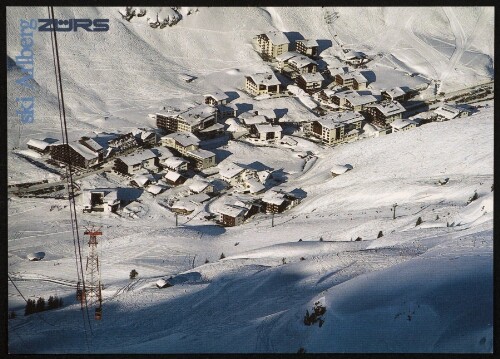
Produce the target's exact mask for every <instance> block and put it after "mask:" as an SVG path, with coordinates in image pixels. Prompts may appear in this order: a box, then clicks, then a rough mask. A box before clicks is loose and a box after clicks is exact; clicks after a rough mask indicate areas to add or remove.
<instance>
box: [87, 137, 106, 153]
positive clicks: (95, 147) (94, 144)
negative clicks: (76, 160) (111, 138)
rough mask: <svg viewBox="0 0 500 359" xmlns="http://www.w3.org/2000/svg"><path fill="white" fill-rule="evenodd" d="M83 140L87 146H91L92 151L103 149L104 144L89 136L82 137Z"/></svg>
mask: <svg viewBox="0 0 500 359" xmlns="http://www.w3.org/2000/svg"><path fill="white" fill-rule="evenodd" d="M82 141H83V142H84V143H85V144H86V145H87V147H89V148H90V149H91V150H92V151H95V152H98V151H100V150H102V149H103V148H102V146H101V145H100V144H98V143H97V142H96V141H94V140H93V139H91V138H88V139H82Z"/></svg>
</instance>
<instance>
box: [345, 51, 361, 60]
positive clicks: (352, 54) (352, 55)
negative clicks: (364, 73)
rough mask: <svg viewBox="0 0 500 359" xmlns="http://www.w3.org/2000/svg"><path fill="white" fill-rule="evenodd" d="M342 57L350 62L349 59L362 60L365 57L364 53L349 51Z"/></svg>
mask: <svg viewBox="0 0 500 359" xmlns="http://www.w3.org/2000/svg"><path fill="white" fill-rule="evenodd" d="M344 57H345V58H346V59H347V60H351V59H364V58H365V57H366V55H365V54H364V53H362V52H360V51H354V50H351V51H349V52H348V53H346V54H345V55H344Z"/></svg>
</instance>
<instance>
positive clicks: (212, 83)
mask: <svg viewBox="0 0 500 359" xmlns="http://www.w3.org/2000/svg"><path fill="white" fill-rule="evenodd" d="M189 10H190V9H189V8H181V9H180V10H179V11H180V13H181V14H182V15H183V17H182V20H181V21H179V22H178V23H177V24H175V25H173V26H171V27H168V26H167V27H165V28H164V29H159V28H156V29H153V28H151V27H150V26H149V24H148V21H146V17H147V16H145V17H143V18H133V19H132V20H131V21H130V22H127V21H126V20H124V19H123V18H122V15H121V14H120V11H122V12H123V11H124V9H123V8H112V7H109V8H71V7H67V8H66V7H65V8H56V9H55V14H56V17H57V18H61V19H68V18H92V19H93V18H109V19H110V29H109V31H108V32H85V31H77V32H68V33H66V32H59V33H58V41H59V47H60V49H59V52H60V60H61V70H62V77H63V81H64V91H65V99H66V105H67V111H68V115H69V117H70V119H69V121H70V123H71V124H72V126H70V127H71V128H72V129H78V130H79V131H82V130H84V131H91V130H99V129H108V130H109V129H116V128H127V127H131V126H137V125H145V124H148V123H147V121H146V120H145V118H146V117H145V116H146V114H147V113H149V112H151V110H152V109H153V110H154V109H158V108H159V106H163V105H165V104H166V102H167V100H168V99H173V98H190V97H191V98H198V99H199V96H200V95H203V94H204V93H206V92H209V91H211V90H214V89H222V90H223V91H234V90H236V89H238V88H241V87H242V85H243V75H244V74H245V73H252V72H255V71H261V70H265V69H266V68H268V67H267V65H265V64H264V63H263V62H262V60H261V59H260V57H259V56H258V55H257V53H256V52H255V51H254V50H253V48H252V45H251V39H252V37H253V36H255V35H256V34H258V33H261V32H263V31H267V30H271V29H278V30H282V31H286V32H287V33H288V36H289V37H290V38H291V39H292V40H294V39H296V38H301V37H304V38H311V39H316V40H318V41H319V44H320V47H321V50H322V53H321V55H322V56H323V57H324V60H325V61H326V62H327V63H333V64H335V61H336V60H335V56H336V55H337V56H338V55H339V51H340V45H339V44H341V45H343V46H344V48H351V49H354V50H362V51H365V52H366V53H367V54H369V55H370V56H375V60H374V61H372V62H371V63H370V64H369V69H371V70H373V71H374V73H375V76H376V77H377V81H376V82H375V83H374V85H373V86H374V88H381V87H382V88H383V87H385V86H396V85H400V86H402V85H412V84H413V85H416V84H417V82H416V80H415V79H414V78H412V77H409V76H403V74H404V73H405V72H406V73H414V72H418V73H420V74H422V75H423V76H424V77H425V78H427V79H428V81H430V80H439V81H441V82H442V87H441V89H442V90H444V91H450V90H452V89H454V88H462V87H464V86H467V85H470V84H474V83H477V82H482V81H487V80H489V79H491V78H492V77H493V74H494V70H493V52H494V51H493V49H494V46H493V36H492V35H491V31H492V29H493V19H494V15H493V8H492V7H481V8H471V7H467V8H438V7H436V8H372V7H369V8H328V7H325V8H320V7H315V8H294V7H280V8H251V7H245V8H236V7H230V8H214V7H212V8H199V11H197V12H193V13H192V14H191V15H187V12H188V11H189ZM151 11H153V10H151ZM170 12H171V9H170V8H168V9H167V8H166V9H165V11H164V13H170ZM160 14H163V13H161V12H160ZM162 16H164V15H162ZM46 17H47V9H46V8H44V7H29V8H23V7H9V8H8V9H7V55H8V58H9V59H11V60H13V59H15V56H16V55H18V53H19V51H20V36H19V21H20V19H37V18H46ZM33 51H34V54H35V61H36V65H35V75H34V77H35V80H36V83H37V88H36V89H35V90H34V91H35V96H36V98H37V103H36V117H35V120H36V123H37V126H25V128H24V129H23V130H24V136H23V138H22V139H21V141H19V140H18V141H17V142H16V141H10V142H9V146H10V147H9V148H12V147H15V146H17V145H18V142H20V143H21V145H22V144H24V143H25V138H26V136H29V135H36V134H37V133H39V132H37V131H39V130H40V127H42V128H43V129H44V130H45V131H47V132H50V131H57V129H58V122H57V121H58V117H57V107H56V106H57V102H56V101H55V100H54V99H55V98H56V89H55V80H54V69H53V60H52V51H51V42H50V33H49V32H35V33H34V50H33ZM377 54H379V55H380V56H378V55H377ZM393 68H396V69H397V71H398V72H397V73H398V74H399V75H398V76H400V78H398V77H397V76H396V78H394V73H393V74H392V75H391V74H390V72H389V71H387V69H390V70H393ZM15 71H16V70H15V69H14V68H13V67H9V71H8V93H9V102H8V118H9V126H10V127H11V128H12V129H13V130H14V131H18V125H17V122H16V119H17V117H16V115H15V110H16V104H15V102H14V101H13V100H12V99H13V98H15V97H16V96H18V95H19V94H20V91H21V90H20V88H19V86H18V85H16V84H15V83H14V82H13V81H15V79H17V78H18V74H16V73H15ZM185 73H187V74H190V75H193V76H195V77H197V79H196V80H195V81H194V82H192V83H186V82H184V81H183V80H182V79H181V78H180V77H179V75H181V74H185ZM389 78H390V79H391V81H388V79H389ZM395 81H396V82H395ZM110 114H111V115H116V116H117V118H115V119H114V120H111V119H110V120H109V121H103V116H104V115H110ZM35 127H36V130H35ZM75 136H76V135H75ZM23 141H24V142H23Z"/></svg>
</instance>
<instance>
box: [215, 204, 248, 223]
mask: <svg viewBox="0 0 500 359" xmlns="http://www.w3.org/2000/svg"><path fill="white" fill-rule="evenodd" d="M247 212H248V209H247V208H245V207H239V206H236V205H227V204H226V205H223V206H221V207H220V208H219V209H218V213H219V215H220V217H219V221H220V222H221V223H222V224H223V225H224V226H227V227H234V226H239V225H241V224H243V221H244V220H245V215H246V214H247Z"/></svg>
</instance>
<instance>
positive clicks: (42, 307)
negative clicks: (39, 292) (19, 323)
mask: <svg viewBox="0 0 500 359" xmlns="http://www.w3.org/2000/svg"><path fill="white" fill-rule="evenodd" d="M44 310H45V299H44V298H43V297H40V298H38V300H37V301H36V308H35V311H36V312H43V311H44Z"/></svg>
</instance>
